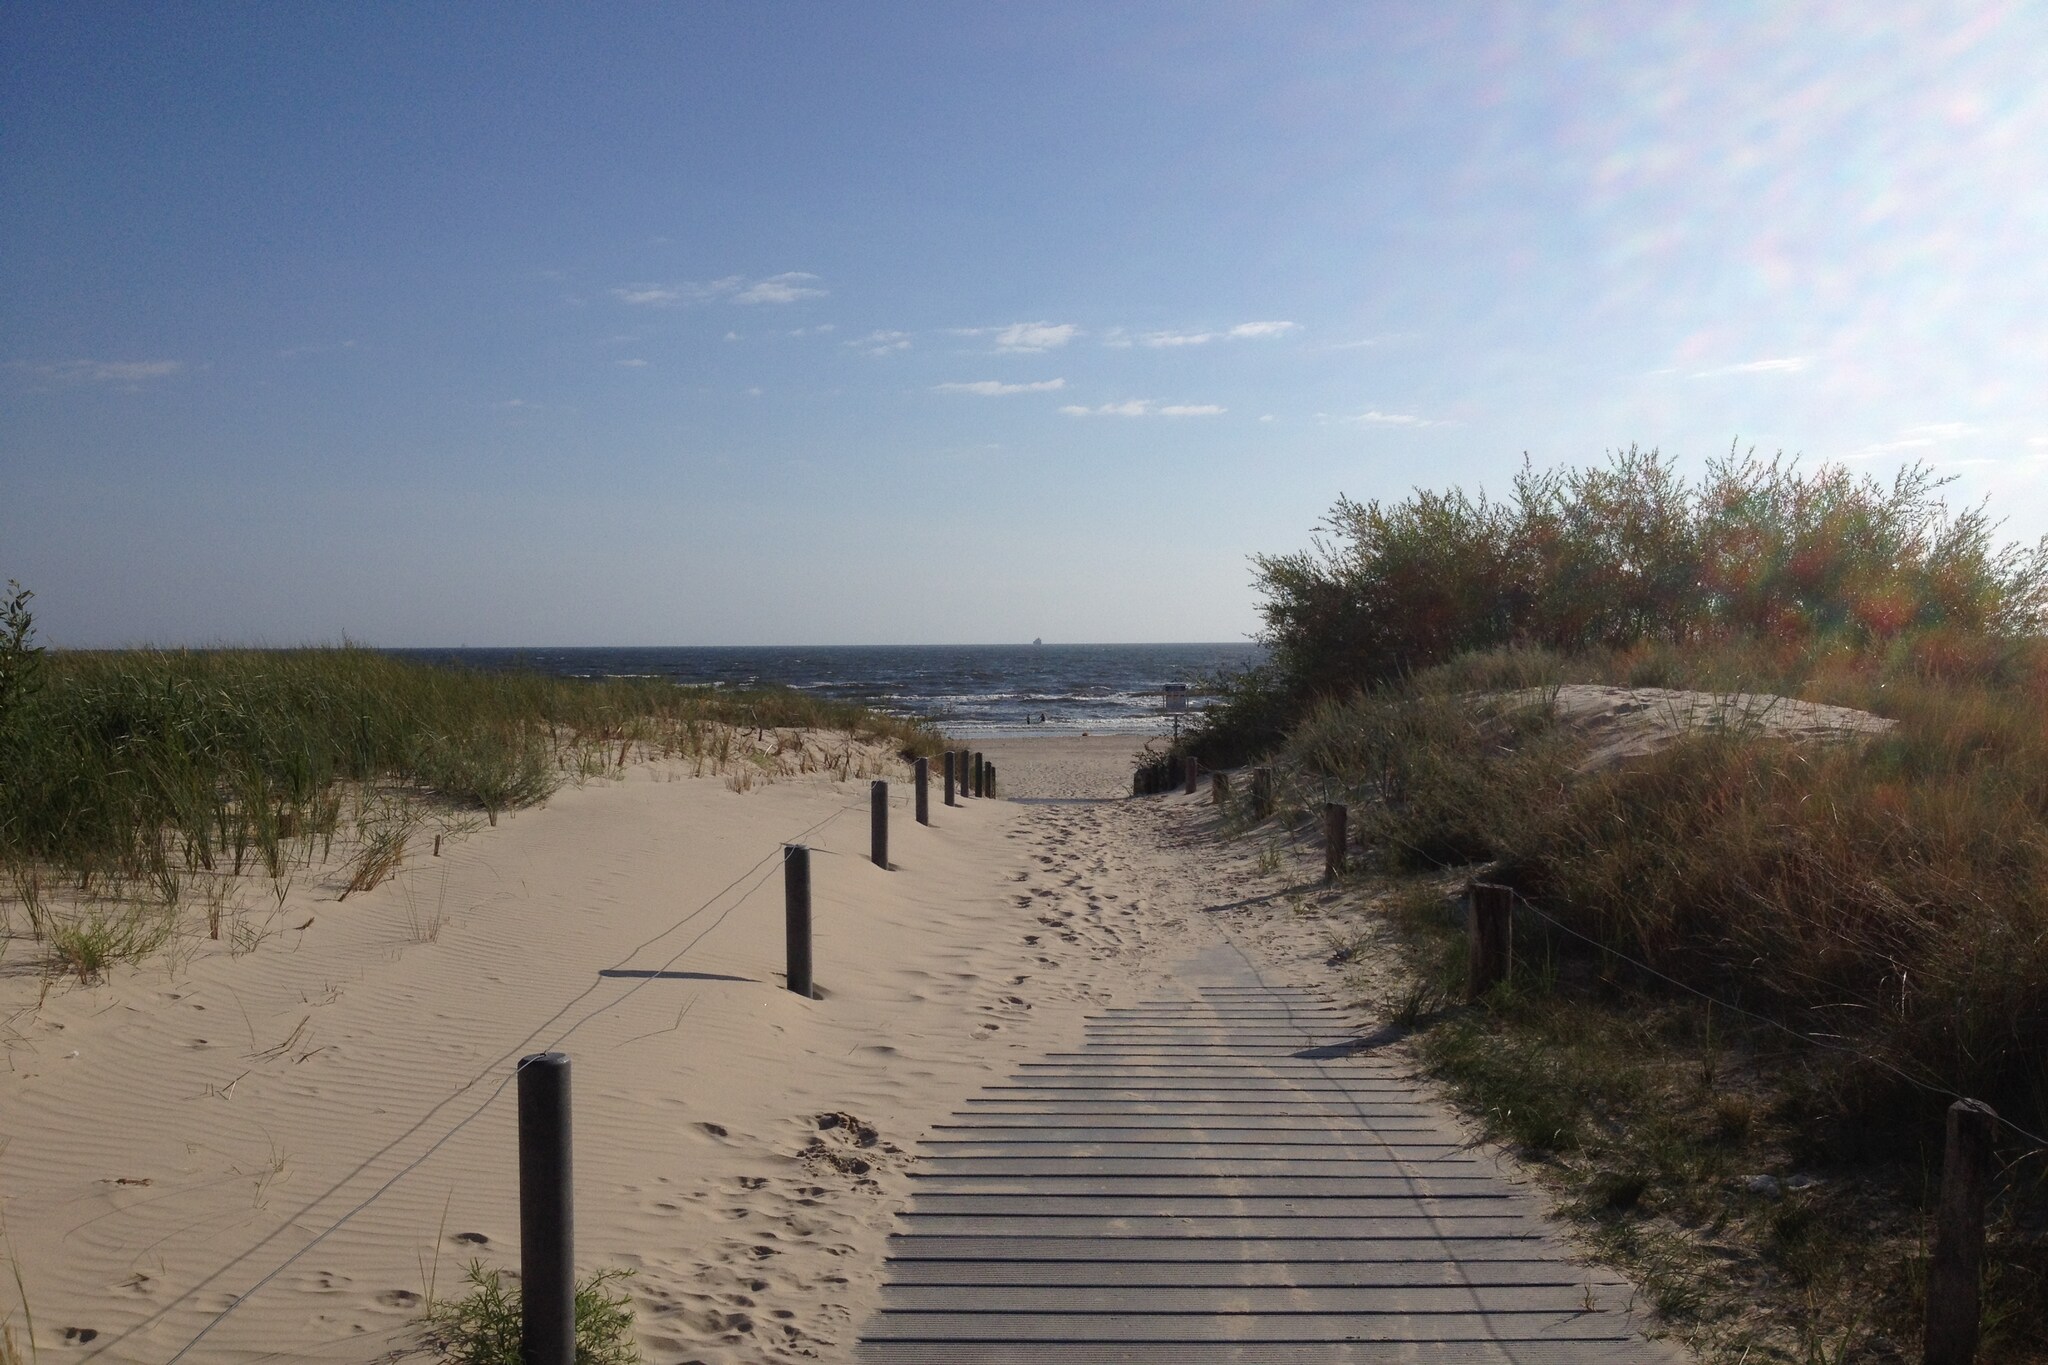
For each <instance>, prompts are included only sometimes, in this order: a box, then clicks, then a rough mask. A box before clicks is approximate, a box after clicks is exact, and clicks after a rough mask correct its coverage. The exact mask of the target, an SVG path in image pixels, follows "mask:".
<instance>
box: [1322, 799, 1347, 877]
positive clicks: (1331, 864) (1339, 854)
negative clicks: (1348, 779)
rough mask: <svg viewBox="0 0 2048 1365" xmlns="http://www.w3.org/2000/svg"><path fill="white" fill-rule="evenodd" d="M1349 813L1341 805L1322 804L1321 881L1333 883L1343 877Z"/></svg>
mask: <svg viewBox="0 0 2048 1365" xmlns="http://www.w3.org/2000/svg"><path fill="white" fill-rule="evenodd" d="M1350 822H1351V812H1350V810H1348V809H1347V808H1346V807H1345V806H1344V805H1343V804H1342V803H1340V802H1337V801H1326V802H1324V803H1323V880H1324V881H1326V882H1334V881H1336V880H1337V878H1339V877H1341V876H1343V875H1344V841H1345V839H1346V837H1347V833H1346V831H1347V828H1348V827H1349V825H1350Z"/></svg>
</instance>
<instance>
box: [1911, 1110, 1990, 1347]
mask: <svg viewBox="0 0 2048 1365" xmlns="http://www.w3.org/2000/svg"><path fill="white" fill-rule="evenodd" d="M1997 1122H1998V1115H1997V1114H1995V1113H1993V1112H1992V1110H1991V1106H1990V1105H1988V1104H1983V1103H1981V1102H1979V1101H1977V1100H1957V1101H1956V1102H1955V1103H1954V1104H1952V1105H1950V1106H1949V1107H1948V1145H1947V1147H1946V1149H1945V1150H1944V1151H1943V1153H1942V1158H1941V1203H1940V1205H1939V1206H1937V1208H1936V1209H1935V1213H1934V1256H1933V1258H1932V1259H1931V1260H1930V1261H1929V1262H1928V1263H1927V1340H1926V1344H1925V1349H1924V1350H1923V1352H1922V1354H1921V1357H1920V1358H1921V1361H1922V1362H1923V1365H1971V1362H1973V1361H1974V1360H1976V1358H1977V1330H1978V1313H1979V1309H1980V1304H1979V1301H1978V1298H1979V1290H1980V1287H1981V1285H1982V1283H1983V1269H1984V1198H1985V1194H1986V1187H1987V1186H1988V1185H1989V1183H1990V1174H1991V1139H1992V1129H1993V1126H1994V1125H1995V1124H1996V1123H1997Z"/></svg>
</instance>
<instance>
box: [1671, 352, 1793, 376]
mask: <svg viewBox="0 0 2048 1365" xmlns="http://www.w3.org/2000/svg"><path fill="white" fill-rule="evenodd" d="M1808 363H1809V362H1808V360H1807V358H1806V357H1805V356H1803V355H1784V356H1775V357H1772V358H1771V359H1768V360H1745V361H1743V362H1742V363H1741V364H1739V365H1721V366H1717V367H1715V368H1714V369H1711V370H1695V371H1693V375H1692V377H1693V378H1694V379H1720V378H1722V377H1723V376H1725V375H1731V374H1798V373H1799V372H1800V371H1801V370H1803V369H1805V368H1806V367H1807V365H1808Z"/></svg>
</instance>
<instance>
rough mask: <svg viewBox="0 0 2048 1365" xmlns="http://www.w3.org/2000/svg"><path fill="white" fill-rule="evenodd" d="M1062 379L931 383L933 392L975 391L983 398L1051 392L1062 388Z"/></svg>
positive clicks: (1064, 382) (1063, 383) (1065, 382)
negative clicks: (1030, 381) (1022, 382)
mask: <svg viewBox="0 0 2048 1365" xmlns="http://www.w3.org/2000/svg"><path fill="white" fill-rule="evenodd" d="M1066 386H1067V381H1066V380H1064V379H1041V380H1039V381H1038V382H1037V383H1032V384H1005V383H1003V382H1002V381H1001V380H1000V379H975V380H970V381H966V382H959V381H956V382H953V383H948V384H934V385H932V392H934V393H976V394H980V395H981V396H982V397H984V398H996V397H1000V396H1001V395H1004V394H1011V393H1052V392H1054V391H1055V390H1058V389H1064V388H1065V387H1066Z"/></svg>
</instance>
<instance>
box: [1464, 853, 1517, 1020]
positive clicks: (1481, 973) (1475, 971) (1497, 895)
mask: <svg viewBox="0 0 2048 1365" xmlns="http://www.w3.org/2000/svg"><path fill="white" fill-rule="evenodd" d="M1467 894H1468V896H1469V898H1470V900H1471V905H1472V913H1471V915H1470V916H1469V917H1468V918H1469V922H1470V930H1471V946H1470V949H1469V952H1468V955H1467V957H1466V960H1465V999H1466V1001H1467V1002H1468V1003H1469V1002H1471V1001H1474V1000H1477V999H1478V998H1479V997H1480V996H1482V995H1485V994H1486V993H1487V992H1488V991H1490V990H1492V989H1493V988H1494V987H1495V986H1497V985H1499V984H1500V983H1501V982H1503V981H1505V980H1507V979H1508V964H1509V962H1510V960H1511V959H1510V953H1511V939H1510V937H1509V934H1510V928H1509V926H1510V924H1511V923H1512V920H1513V915H1514V909H1515V893H1514V892H1513V891H1512V890H1510V889H1509V888H1507V887H1505V886H1490V885H1488V884H1486V883H1484V882H1474V883H1473V884H1472V887H1471V890H1470V891H1469V892H1468V893H1467Z"/></svg>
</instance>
